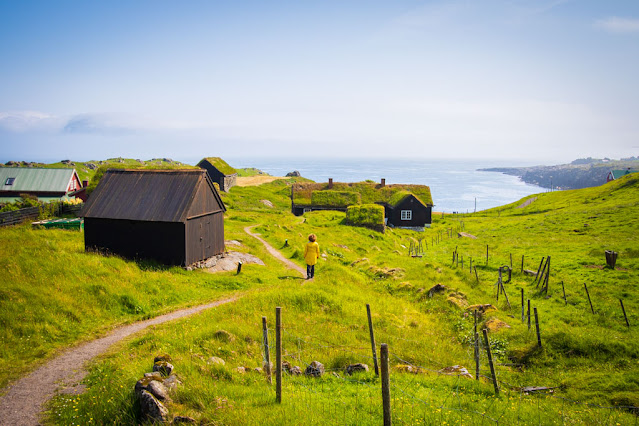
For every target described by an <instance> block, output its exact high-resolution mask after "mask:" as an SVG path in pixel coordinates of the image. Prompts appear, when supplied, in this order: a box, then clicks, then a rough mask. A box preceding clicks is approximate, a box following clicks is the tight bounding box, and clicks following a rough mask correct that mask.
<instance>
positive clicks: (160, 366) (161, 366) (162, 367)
mask: <svg viewBox="0 0 639 426" xmlns="http://www.w3.org/2000/svg"><path fill="white" fill-rule="evenodd" d="M153 371H157V372H159V373H160V374H162V375H163V376H170V375H171V373H172V372H173V365H172V364H171V363H169V362H166V361H158V362H156V363H155V364H153Z"/></svg>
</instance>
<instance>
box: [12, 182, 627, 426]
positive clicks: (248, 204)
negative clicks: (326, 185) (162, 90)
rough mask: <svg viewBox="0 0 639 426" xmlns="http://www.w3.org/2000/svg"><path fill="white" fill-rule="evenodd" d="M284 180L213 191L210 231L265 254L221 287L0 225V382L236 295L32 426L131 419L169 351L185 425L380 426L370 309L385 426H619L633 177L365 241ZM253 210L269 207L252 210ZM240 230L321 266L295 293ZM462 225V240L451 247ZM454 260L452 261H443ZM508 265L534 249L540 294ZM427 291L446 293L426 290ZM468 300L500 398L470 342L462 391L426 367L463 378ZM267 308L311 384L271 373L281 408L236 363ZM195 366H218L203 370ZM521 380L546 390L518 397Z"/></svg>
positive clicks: (147, 338)
mask: <svg viewBox="0 0 639 426" xmlns="http://www.w3.org/2000/svg"><path fill="white" fill-rule="evenodd" d="M291 181H293V180H280V181H275V182H273V183H270V184H264V185H261V186H258V187H245V188H239V187H234V188H232V189H231V191H230V193H228V194H224V195H223V198H224V201H225V203H226V204H227V207H228V212H227V215H226V220H225V231H226V235H225V237H226V239H227V240H230V239H236V240H238V241H240V242H241V243H242V244H243V247H242V248H241V250H244V251H249V252H251V253H252V254H255V255H257V256H258V257H260V258H262V259H263V260H264V261H265V262H266V266H265V267H263V266H252V265H246V266H244V267H243V269H242V273H241V274H239V275H235V274H234V273H223V274H215V275H212V274H207V273H205V272H202V271H191V272H187V271H183V270H182V269H179V268H164V267H161V266H159V265H154V264H149V263H138V262H132V261H128V260H123V259H119V258H116V257H102V256H99V255H96V254H87V253H84V251H83V242H82V234H80V233H76V232H70V231H55V230H30V229H29V228H28V226H21V227H17V228H11V229H0V265H1V266H2V268H1V269H0V270H1V271H4V272H2V278H3V279H2V281H3V282H5V283H7V284H5V286H4V287H3V288H2V289H1V290H0V304H1V307H2V311H1V312H2V313H1V314H0V315H1V318H2V323H3V334H2V336H1V338H2V340H3V345H2V348H3V349H2V355H1V357H0V362H1V363H2V367H3V368H2V369H0V371H2V374H3V376H0V380H2V384H6V383H8V381H10V380H12V379H15V378H17V377H19V376H21V375H23V374H24V373H25V372H27V371H29V370H31V369H33V368H34V367H35V366H36V365H38V364H39V363H41V362H43V360H45V359H47V358H49V357H51V356H53V355H54V354H55V353H56V352H57V351H59V350H60V349H61V348H64V347H67V346H68V345H70V344H74V343H75V342H78V341H82V340H86V339H90V338H93V337H95V336H97V335H100V334H101V333H104V332H106V331H107V330H109V329H110V328H112V327H113V326H115V325H117V324H122V323H126V322H131V321H136V320H138V319H142V318H147V317H151V316H155V315H157V314H159V313H162V312H166V311H170V310H173V309H176V308H178V307H182V306H187V305H194V304H197V303H200V302H204V301H208V300H212V299H215V298H218V297H222V295H226V294H229V293H232V292H241V293H242V294H243V296H242V297H241V299H240V300H238V301H236V302H234V303H232V304H229V305H224V306H221V307H218V308H216V309H213V310H210V311H207V312H205V313H202V314H199V315H197V316H194V317H191V318H187V319H183V320H179V321H175V322H172V323H168V324H164V325H162V326H156V327H154V328H153V329H152V330H148V331H146V332H143V333H140V334H139V335H136V336H135V337H134V338H131V339H129V340H127V341H125V342H123V343H121V344H119V345H117V347H115V348H114V349H113V350H112V351H111V352H110V353H109V354H108V355H106V356H104V357H103V358H102V359H100V360H99V361H96V362H95V363H93V364H92V367H91V369H90V375H89V376H88V377H87V378H86V379H85V385H86V386H87V391H86V392H85V393H84V394H82V395H78V396H70V395H59V396H57V397H56V398H54V400H53V401H52V402H51V404H50V407H49V408H50V411H49V412H48V422H50V423H52V424H72V423H75V424H91V423H96V424H136V423H137V422H139V421H140V419H139V418H138V406H137V403H136V402H135V401H134V392H133V386H134V384H135V382H136V381H137V379H139V378H140V377H141V376H142V375H143V374H144V373H145V372H148V371H150V369H151V367H152V361H153V357H154V356H156V355H158V354H163V353H168V354H170V355H171V357H172V358H173V364H174V366H175V367H176V371H177V373H178V375H179V376H180V378H181V380H182V381H183V385H181V386H180V387H179V388H178V390H177V391H176V393H175V394H174V396H173V402H172V403H171V404H169V408H170V410H171V415H189V416H192V417H193V418H195V419H197V420H198V421H201V422H203V423H204V424H209V423H210V424H313V423H317V424H320V423H322V424H324V423H342V424H379V423H380V422H381V396H380V395H381V390H380V381H379V378H378V377H376V376H375V373H374V372H373V371H372V365H373V359H372V353H371V348H370V341H369V334H368V324H367V318H366V304H370V306H371V310H372V317H373V324H374V327H375V331H376V341H377V344H378V345H379V344H380V343H387V344H388V346H389V352H390V365H391V372H390V375H391V376H390V377H391V395H392V398H393V399H392V404H391V405H392V410H393V418H394V420H395V422H396V423H398V422H404V423H409V424H420V423H425V424H432V423H444V422H445V423H449V424H460V423H463V424H475V423H477V424H480V423H481V424H483V423H484V422H486V424H491V423H495V422H496V421H499V423H501V424H513V423H522V424H527V423H538V424H559V423H566V422H567V423H586V424H593V423H602V424H635V423H636V421H637V417H636V411H635V414H633V412H632V410H631V409H629V408H608V407H613V406H616V407H624V406H639V396H638V395H639V359H638V354H639V339H637V331H636V330H637V326H638V325H639V297H638V295H637V289H638V286H639V280H638V273H637V270H638V267H639V264H638V262H639V261H638V256H639V246H638V245H637V235H639V234H638V231H639V229H638V228H639V191H637V189H638V188H639V179H638V178H636V177H634V178H633V177H632V176H630V177H628V178H624V179H621V180H619V181H615V182H613V183H610V184H606V185H604V186H601V187H597V188H590V189H584V190H577V191H562V192H553V193H545V194H539V195H537V199H536V200H535V201H534V202H532V203H531V204H530V205H529V206H527V207H525V208H517V206H518V205H520V204H521V203H522V202H523V201H524V200H521V201H518V202H517V203H513V204H512V205H507V206H502V207H499V208H496V209H491V210H488V211H483V212H479V213H477V214H473V215H445V216H443V217H442V216H440V215H435V216H434V218H433V226H432V227H431V228H430V229H427V230H426V231H425V232H423V233H417V232H413V231H406V230H400V229H387V231H386V232H385V233H384V234H381V233H379V232H376V231H373V230H370V229H366V228H360V227H351V226H347V225H346V224H345V215H344V213H340V212H330V211H323V212H313V213H310V214H306V215H305V216H304V217H295V216H293V215H292V214H290V199H289V196H290V186H289V185H290V182H291ZM264 199H267V200H269V201H271V202H272V203H273V204H274V207H273V208H271V207H267V206H265V205H264V204H263V203H261V202H260V201H259V200H264ZM253 225H256V227H255V228H254V230H255V232H258V233H260V234H261V235H262V237H263V238H265V239H266V240H267V241H269V242H270V244H271V245H273V246H274V247H276V248H278V249H280V250H281V251H282V253H284V255H285V256H286V257H288V258H290V259H292V260H293V261H295V262H297V263H298V264H299V265H300V266H303V259H302V249H303V244H304V243H305V241H306V237H307V235H308V234H309V233H315V234H317V235H318V241H319V243H320V248H321V252H322V255H323V258H322V259H321V260H320V262H319V264H318V266H317V269H316V278H315V279H314V280H313V281H303V280H301V279H300V278H297V276H296V274H295V273H294V272H292V271H288V270H286V269H284V267H283V266H282V265H281V264H280V263H278V262H277V261H276V260H274V259H273V258H272V257H270V256H269V255H268V254H267V253H266V251H265V250H264V249H263V247H262V246H261V245H260V244H259V243H258V242H256V241H254V240H253V239H252V238H250V237H249V236H248V235H247V234H245V233H244V232H243V228H244V227H246V226H253ZM462 230H463V231H464V232H467V233H470V234H472V235H474V236H476V237H477V238H476V239H470V238H458V237H457V232H458V231H462ZM286 240H288V245H285V241H286ZM419 240H422V246H423V249H424V254H423V256H422V257H411V256H409V247H410V245H411V241H412V242H413V243H416V242H418V241H419ZM487 247H488V260H487V259H486V248H487ZM455 250H456V251H457V253H458V255H459V263H457V262H455V263H453V252H455ZM604 250H615V251H617V252H618V253H619V258H618V260H617V268H616V269H614V270H613V269H609V268H607V267H605V258H604ZM522 256H523V257H524V268H525V269H530V270H534V271H536V270H537V268H538V266H539V263H540V261H541V259H542V257H545V256H550V257H551V270H550V278H549V289H548V292H547V294H546V293H541V292H540V291H539V289H538V288H537V287H536V286H535V284H534V283H533V280H534V278H533V277H530V276H527V275H524V274H523V273H522V272H521V265H522ZM511 257H512V266H513V273H512V281H511V282H509V283H506V284H504V289H505V290H506V293H507V295H508V298H509V301H510V304H511V307H510V308H509V307H508V305H507V304H506V301H505V297H504V296H503V294H502V295H501V296H500V298H499V301H497V300H496V297H495V295H496V286H495V283H496V282H497V278H498V268H499V267H500V266H503V265H510V262H511ZM462 259H463V267H462ZM471 259H472V263H473V266H476V267H477V277H478V278H479V280H477V279H476V275H475V272H474V270H471V269H470V263H469V262H470V261H471ZM562 282H563V284H564V287H565V290H566V301H564V298H563V292H562V284H561V283H562ZM435 284H442V285H444V286H446V287H447V290H446V291H445V292H443V293H439V294H435V295H433V296H432V297H430V296H429V295H428V290H429V289H430V288H431V287H433V286H434V285H435ZM584 284H587V286H588V290H589V292H590V297H591V299H592V303H593V307H594V311H595V313H594V314H593V313H592V312H591V309H590V304H589V303H588V299H587V297H586V294H585V290H584ZM522 289H523V290H524V295H525V299H526V300H528V299H530V300H531V305H532V306H533V307H535V308H537V310H538V313H539V322H540V328H541V339H542V347H541V348H538V347H537V339H536V336H535V333H534V321H533V328H532V330H528V327H527V325H526V324H525V323H522V321H521V299H520V297H521V296H520V294H521V290H522ZM619 299H621V300H623V303H624V306H625V309H626V312H627V314H628V319H629V322H630V328H628V327H626V323H625V320H624V318H623V314H622V313H621V307H620V302H619ZM475 304H492V305H494V306H496V307H497V310H494V311H489V312H487V313H486V314H485V315H483V316H482V317H481V319H480V328H483V326H484V325H485V323H486V321H488V320H490V319H492V318H496V319H499V320H501V321H503V322H504V323H506V324H507V325H508V326H509V328H503V329H501V330H499V331H494V332H490V333H489V338H490V341H491V348H492V351H493V355H494V357H495V362H496V374H497V378H498V381H499V383H500V389H501V392H500V395H499V396H495V395H494V390H493V385H492V383H491V381H490V376H491V375H490V370H489V367H488V365H487V359H486V355H485V352H484V350H483V349H482V355H481V360H480V363H481V374H482V378H481V379H480V380H478V381H476V380H473V379H469V378H465V377H460V376H448V375H442V374H439V373H438V371H439V370H441V369H443V368H445V367H449V366H453V365H461V366H464V367H466V368H467V369H468V370H469V371H470V372H471V373H474V366H475V364H474V360H473V348H472V342H473V334H472V328H473V316H472V312H471V311H469V310H468V309H466V308H467V306H470V305H475ZM278 306H279V307H282V312H283V327H284V332H283V350H284V360H286V361H289V362H290V363H291V364H292V365H298V366H300V367H301V368H302V369H304V368H305V367H306V365H307V364H309V363H310V362H311V361H313V360H318V361H320V362H322V363H323V364H324V366H325V368H326V371H327V374H325V375H324V376H323V377H322V378H315V379H312V378H306V377H303V376H302V377H295V376H288V375H286V374H285V376H284V385H283V402H282V404H277V403H275V393H274V385H272V384H269V383H267V381H266V380H265V377H264V375H263V374H260V373H255V372H249V373H241V372H239V371H238V369H237V367H250V368H257V367H262V364H263V357H264V350H263V346H262V344H261V340H262V332H261V318H262V316H266V317H267V318H268V321H269V326H270V338H271V340H273V339H274V313H275V307H278ZM220 331H225V332H228V333H230V336H231V338H228V336H229V334H227V333H220ZM220 336H227V337H224V338H221V337H220ZM271 343H272V344H273V342H271ZM212 356H218V357H220V358H223V359H224V360H225V361H226V364H225V365H224V366H214V365H211V364H210V363H208V362H207V360H208V359H209V358H210V357H212ZM274 358H275V354H274V351H271V359H272V361H274ZM355 362H363V363H366V364H368V365H369V366H370V367H371V371H369V372H367V373H361V374H360V375H354V376H348V375H346V374H345V373H344V368H345V367H346V365H348V364H351V363H355ZM409 370H412V372H410V371H409ZM525 386H545V387H550V388H553V389H552V393H538V394H530V395H527V394H525V393H524V392H522V390H521V388H522V387H525ZM105 395H108V397H105Z"/></svg>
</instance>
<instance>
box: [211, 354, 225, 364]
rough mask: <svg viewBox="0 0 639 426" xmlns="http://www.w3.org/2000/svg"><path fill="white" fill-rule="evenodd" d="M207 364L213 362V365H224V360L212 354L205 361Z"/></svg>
mask: <svg viewBox="0 0 639 426" xmlns="http://www.w3.org/2000/svg"><path fill="white" fill-rule="evenodd" d="M207 362H208V363H209V364H213V365H225V364H226V361H224V360H223V359H222V358H219V357H216V356H212V357H211V358H209V359H208V361H207Z"/></svg>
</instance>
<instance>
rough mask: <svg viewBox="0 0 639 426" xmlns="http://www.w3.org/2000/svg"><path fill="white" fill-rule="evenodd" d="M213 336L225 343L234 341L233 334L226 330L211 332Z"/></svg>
mask: <svg viewBox="0 0 639 426" xmlns="http://www.w3.org/2000/svg"><path fill="white" fill-rule="evenodd" d="M213 338H214V339H216V340H219V341H220V342H226V343H228V342H233V341H235V336H234V335H233V334H231V333H229V332H228V331H226V330H218V331H216V332H215V333H213Z"/></svg>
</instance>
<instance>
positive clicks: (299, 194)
mask: <svg viewBox="0 0 639 426" xmlns="http://www.w3.org/2000/svg"><path fill="white" fill-rule="evenodd" d="M327 191H332V192H333V193H346V192H353V193H357V194H359V197H360V201H359V203H357V204H376V203H377V204H388V205H391V206H393V205H396V204H397V203H399V202H400V201H401V200H403V199H404V198H405V197H407V196H408V195H411V194H412V195H414V196H415V198H417V199H418V200H419V201H421V202H422V203H423V204H424V205H426V206H432V205H433V198H432V196H431V194H430V188H429V187H428V186H426V185H403V184H395V185H385V186H382V185H380V184H379V183H375V182H355V183H341V182H334V183H333V187H332V188H330V189H329V186H328V183H297V184H295V185H293V203H295V204H296V205H308V206H313V205H318V206H319V204H316V200H319V199H320V198H322V197H318V196H317V195H315V194H317V193H320V192H327Z"/></svg>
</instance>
